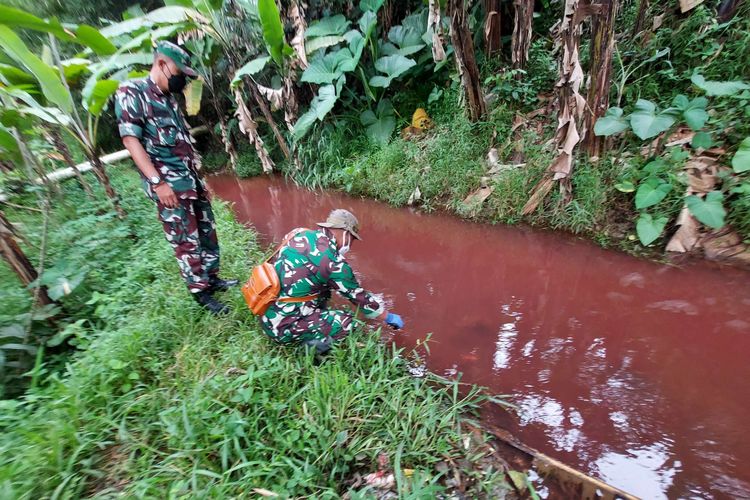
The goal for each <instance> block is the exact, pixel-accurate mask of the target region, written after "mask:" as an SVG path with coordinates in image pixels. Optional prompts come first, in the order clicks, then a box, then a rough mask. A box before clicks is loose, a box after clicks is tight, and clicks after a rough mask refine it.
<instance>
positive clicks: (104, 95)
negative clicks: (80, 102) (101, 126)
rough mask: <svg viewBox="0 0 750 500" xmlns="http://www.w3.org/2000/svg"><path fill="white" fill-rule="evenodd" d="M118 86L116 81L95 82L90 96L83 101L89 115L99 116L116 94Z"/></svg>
mask: <svg viewBox="0 0 750 500" xmlns="http://www.w3.org/2000/svg"><path fill="white" fill-rule="evenodd" d="M119 86H120V82H119V81H117V80H99V81H98V82H96V85H94V88H93V90H92V91H91V94H89V95H88V96H87V97H86V100H85V102H86V107H87V108H88V111H89V113H91V114H92V115H94V116H99V115H100V114H101V112H102V109H104V106H105V105H106V104H107V101H109V98H110V97H112V95H113V94H114V93H115V92H117V87H119Z"/></svg>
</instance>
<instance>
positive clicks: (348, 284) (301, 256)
mask: <svg viewBox="0 0 750 500" xmlns="http://www.w3.org/2000/svg"><path fill="white" fill-rule="evenodd" d="M295 231H297V230H296V229H295ZM272 262H273V265H274V268H275V269H276V273H277V274H278V276H279V281H280V282H281V292H280V294H279V296H280V297H281V298H283V297H304V296H306V295H313V294H317V295H319V296H320V298H319V300H322V301H325V300H326V299H328V297H330V293H331V291H336V292H338V293H339V294H341V295H342V296H344V297H345V298H347V299H348V300H349V301H350V302H351V303H352V304H354V305H355V306H357V308H358V309H359V310H360V311H361V312H362V313H363V314H364V315H365V317H367V318H375V317H377V316H379V315H380V314H381V313H382V312H383V310H384V306H383V303H382V300H381V299H379V298H378V297H376V296H375V295H374V294H372V293H370V292H368V291H366V290H365V289H364V288H362V287H361V286H360V285H359V282H358V281H357V277H356V276H354V272H353V271H352V268H351V266H350V265H349V263H348V262H347V261H346V259H344V257H343V256H342V255H341V254H340V253H339V251H338V249H337V245H336V240H335V238H334V237H333V234H332V233H331V232H330V231H329V230H327V229H321V230H311V229H308V230H304V231H302V232H300V233H299V234H297V235H295V236H294V238H292V239H291V241H289V243H287V245H286V246H284V248H282V250H281V252H280V253H279V254H278V256H277V257H276V259H275V261H272ZM289 305H291V304H284V306H289ZM294 305H299V306H301V305H302V304H294Z"/></svg>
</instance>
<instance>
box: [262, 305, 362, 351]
mask: <svg viewBox="0 0 750 500" xmlns="http://www.w3.org/2000/svg"><path fill="white" fill-rule="evenodd" d="M260 325H261V327H262V328H263V331H264V332H265V334H266V335H268V336H269V337H271V338H272V339H273V340H275V341H276V342H278V343H280V344H291V343H296V342H303V341H305V340H312V339H319V340H324V339H325V338H326V337H331V338H332V339H333V340H341V339H343V338H344V337H346V336H347V335H349V334H350V333H351V332H352V328H353V327H354V319H353V315H352V314H351V313H349V312H347V311H343V310H340V309H330V308H329V307H328V301H327V300H326V299H319V300H317V301H312V302H305V303H303V304H295V303H275V304H271V307H269V308H268V310H267V311H266V314H264V315H263V316H261V317H260Z"/></svg>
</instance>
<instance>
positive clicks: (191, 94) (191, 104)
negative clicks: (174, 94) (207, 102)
mask: <svg viewBox="0 0 750 500" xmlns="http://www.w3.org/2000/svg"><path fill="white" fill-rule="evenodd" d="M182 94H183V95H184V96H185V111H187V114H188V116H195V115H197V114H198V112H199V111H200V110H201V97H203V77H198V78H194V79H193V80H191V81H190V83H189V84H188V85H187V87H185V90H184V91H183V92H182Z"/></svg>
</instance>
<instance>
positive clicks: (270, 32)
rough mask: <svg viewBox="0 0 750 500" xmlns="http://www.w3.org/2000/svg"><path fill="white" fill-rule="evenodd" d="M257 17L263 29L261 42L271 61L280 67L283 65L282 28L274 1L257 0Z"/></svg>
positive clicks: (283, 44)
mask: <svg viewBox="0 0 750 500" xmlns="http://www.w3.org/2000/svg"><path fill="white" fill-rule="evenodd" d="M258 16H259V17H260V25H261V27H262V28H263V40H264V41H265V42H266V49H268V53H269V54H271V57H272V58H273V60H274V61H275V62H276V64H278V65H279V66H281V65H282V64H283V63H284V47H285V46H286V42H285V41H284V26H283V25H282V24H281V17H280V16H279V9H278V7H277V6H276V2H275V0H258Z"/></svg>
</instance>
